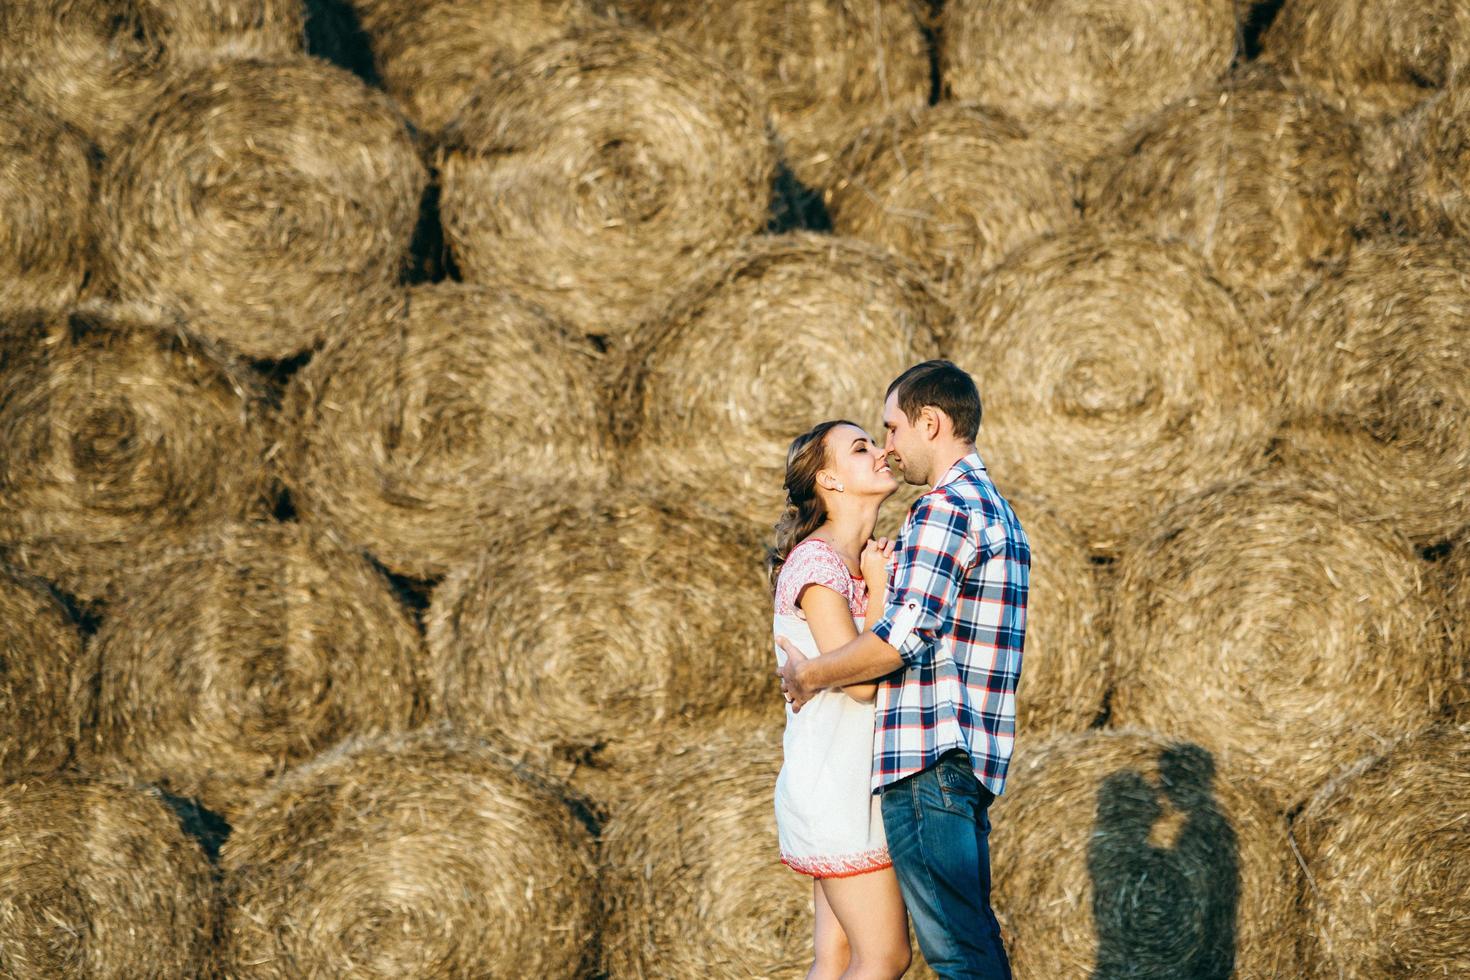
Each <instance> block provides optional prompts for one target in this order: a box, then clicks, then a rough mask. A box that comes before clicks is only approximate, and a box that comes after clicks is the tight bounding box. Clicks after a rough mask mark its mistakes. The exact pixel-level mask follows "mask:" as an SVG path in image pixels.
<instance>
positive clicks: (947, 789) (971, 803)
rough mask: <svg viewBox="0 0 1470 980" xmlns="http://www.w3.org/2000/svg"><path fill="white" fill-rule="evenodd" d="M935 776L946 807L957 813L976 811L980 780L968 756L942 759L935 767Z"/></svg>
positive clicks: (978, 800)
mask: <svg viewBox="0 0 1470 980" xmlns="http://www.w3.org/2000/svg"><path fill="white" fill-rule="evenodd" d="M935 777H936V780H937V782H938V783H939V795H940V797H942V798H943V800H944V806H945V809H947V810H954V811H955V812H957V813H973V812H974V810H975V807H976V806H977V805H978V804H979V802H980V781H979V780H978V779H976V778H975V770H973V769H971V768H970V761H969V758H968V757H967V756H963V755H960V756H954V757H950V758H945V759H942V760H941V761H940V762H939V764H938V765H937V766H936V767H935Z"/></svg>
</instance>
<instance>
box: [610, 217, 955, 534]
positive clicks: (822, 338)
mask: <svg viewBox="0 0 1470 980" xmlns="http://www.w3.org/2000/svg"><path fill="white" fill-rule="evenodd" d="M948 318H949V311H948V307H947V306H945V304H944V303H943V302H942V300H940V299H939V298H938V296H937V294H936V293H935V292H934V291H933V289H932V288H931V287H930V286H929V285H927V283H926V282H925V281H924V279H923V278H922V276H921V275H920V274H919V272H918V270H917V269H914V268H913V267H911V266H909V265H908V264H906V263H903V262H902V261H900V260H898V259H894V258H891V257H889V256H887V255H884V254H883V253H882V252H881V251H880V250H878V249H876V248H874V247H872V246H870V245H867V244H865V243H860V242H853V241H849V240H845V239H840V238H836V239H834V238H832V237H831V236H828V235H813V234H805V233H798V234H792V235H783V236H780V237H768V238H761V239H757V240H755V241H752V242H750V243H749V244H747V245H746V246H744V247H742V248H740V249H738V250H735V251H733V252H732V253H730V254H728V255H727V256H726V257H725V260H724V261H723V262H721V263H719V264H718V265H716V266H713V267H712V268H711V270H710V271H709V272H708V274H706V275H705V276H704V277H703V278H702V279H701V280H700V281H699V282H697V283H694V284H693V285H691V286H690V287H689V288H688V289H686V290H685V292H684V294H683V295H682V296H681V297H680V298H679V299H678V300H677V301H676V302H675V303H674V305H673V306H672V308H671V309H670V310H669V312H668V313H667V314H666V315H665V316H664V317H663V318H662V319H661V320H659V321H652V322H650V323H648V324H646V325H645V326H644V328H643V331H642V333H641V334H640V335H639V336H638V337H637V338H636V339H635V343H634V345H633V350H632V352H631V354H630V356H629V358H628V361H627V367H626V369H625V374H624V378H623V380H622V381H621V382H620V384H619V390H620V392H621V393H622V397H621V399H620V401H619V404H618V408H617V412H618V416H619V420H620V425H622V426H623V427H624V428H625V429H627V430H628V431H627V433H626V436H627V438H628V440H629V442H630V446H629V449H628V452H627V458H626V464H627V466H628V467H629V468H630V470H631V472H633V473H636V475H637V476H636V478H637V479H638V480H640V481H649V482H652V483H655V484H658V485H660V486H663V487H666V488H668V489H669V490H670V492H672V493H677V494H680V495H682V496H688V495H690V494H691V493H693V494H696V495H698V496H700V497H702V498H704V499H705V500H707V501H709V502H712V503H717V504H718V505H719V506H721V507H723V508H725V509H728V510H730V511H732V512H734V513H736V514H738V515H740V516H741V517H744V518H746V519H748V520H750V521H753V522H756V523H758V524H760V525H761V526H762V527H764V528H769V527H770V525H771V524H772V522H774V521H775V519H776V518H777V517H778V516H779V515H780V512H781V506H782V502H783V500H784V499H785V495H784V492H783V491H782V489H781V483H782V480H783V479H784V478H785V469H786V449H787V447H788V446H790V444H791V440H792V438H794V437H795V436H796V435H797V434H798V433H801V432H805V431H806V430H807V429H809V428H810V427H811V426H813V425H815V424H816V423H817V422H820V421H821V420H822V419H828V418H851V419H854V420H857V421H862V420H864V419H868V420H871V422H870V424H871V425H872V426H873V430H872V431H874V432H877V431H878V421H879V415H880V413H881V411H882V408H883V392H884V389H885V388H886V386H887V384H888V382H889V381H890V380H891V379H893V378H896V377H897V376H898V375H899V374H900V373H901V372H902V371H903V370H904V369H906V368H908V367H910V366H911V365H913V364H915V363H917V362H919V361H923V360H925V359H927V358H930V357H933V356H935V353H936V351H937V347H938V338H939V337H940V336H941V335H942V332H943V331H944V329H945V328H946V327H947V326H948ZM892 508H893V503H892V502H890V506H889V509H890V510H892ZM899 510H900V511H901V510H902V508H899Z"/></svg>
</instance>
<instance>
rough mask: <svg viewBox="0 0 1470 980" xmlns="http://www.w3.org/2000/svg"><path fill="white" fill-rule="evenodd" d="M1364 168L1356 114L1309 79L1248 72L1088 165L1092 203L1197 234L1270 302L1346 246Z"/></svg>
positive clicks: (1100, 217) (1160, 232) (1153, 227)
mask: <svg viewBox="0 0 1470 980" xmlns="http://www.w3.org/2000/svg"><path fill="white" fill-rule="evenodd" d="M1362 172H1363V158H1362V142H1361V137H1360V135H1359V133H1358V131H1357V130H1356V129H1355V128H1354V127H1353V125H1352V123H1351V122H1350V121H1349V120H1348V118H1347V117H1346V116H1344V115H1343V114H1342V113H1340V112H1339V111H1337V110H1336V109H1333V108H1332V107H1331V106H1329V105H1328V104H1327V103H1326V102H1323V101H1322V100H1321V99H1320V98H1319V97H1318V96H1317V95H1316V94H1314V93H1313V92H1312V91H1310V90H1309V89H1306V88H1303V87H1302V86H1300V85H1297V84H1294V83H1290V82H1285V81H1282V80H1280V79H1278V78H1276V77H1275V76H1273V75H1272V74H1271V73H1269V72H1264V71H1257V72H1248V73H1244V74H1242V75H1241V76H1239V77H1236V78H1233V79H1231V80H1230V81H1228V82H1226V83H1225V84H1224V85H1222V86H1221V87H1218V88H1213V89H1205V90H1203V91H1201V92H1199V93H1197V94H1194V95H1191V96H1189V97H1187V98H1184V99H1181V100H1179V101H1178V102H1175V103H1173V104H1172V105H1170V106H1168V107H1167V108H1165V109H1162V110H1160V111H1159V112H1158V113H1156V114H1155V115H1153V116H1150V117H1148V118H1147V119H1144V120H1142V121H1140V122H1139V123H1138V124H1137V125H1135V126H1134V127H1133V128H1132V129H1131V130H1130V131H1129V132H1128V133H1127V134H1126V135H1125V136H1123V137H1122V138H1121V139H1120V140H1119V141H1118V142H1117V143H1115V144H1114V145H1113V146H1111V147H1110V148H1109V149H1108V151H1107V152H1106V153H1104V154H1102V155H1101V156H1100V157H1099V158H1098V159H1097V160H1095V161H1093V163H1092V164H1091V165H1090V166H1089V168H1088V173H1087V175H1086V177H1085V188H1084V195H1085V203H1084V208H1085V210H1086V213H1087V215H1088V217H1089V218H1090V219H1092V220H1095V221H1098V222H1101V223H1104V224H1114V225H1121V226H1123V227H1126V228H1129V229H1133V230H1137V231H1142V232H1145V233H1147V234H1150V235H1153V236H1155V237H1159V238H1179V239H1182V240H1183V241H1186V242H1188V243H1189V244H1190V245H1191V246H1193V247H1194V248H1195V249H1196V250H1198V251H1199V253H1200V254H1201V255H1203V256H1204V258H1205V259H1206V261H1208V262H1209V263H1210V268H1211V270H1212V271H1213V272H1214V274H1215V275H1216V276H1218V277H1219V278H1220V280H1221V281H1222V282H1224V283H1225V284H1226V285H1227V286H1229V287H1230V288H1231V289H1232V290H1234V291H1235V292H1236V293H1237V295H1239V296H1240V297H1241V298H1242V299H1247V300H1255V301H1257V302H1259V303H1261V304H1262V305H1263V306H1264V307H1265V308H1266V309H1269V307H1270V306H1271V301H1272V300H1274V299H1276V298H1278V297H1280V296H1282V295H1286V296H1288V297H1289V296H1290V295H1291V294H1292V291H1293V290H1295V289H1299V288H1300V283H1301V281H1302V279H1303V278H1304V277H1309V276H1311V275H1313V274H1315V273H1320V272H1321V271H1322V270H1323V269H1324V267H1326V266H1329V265H1330V264H1331V263H1332V262H1334V261H1335V260H1338V259H1340V258H1342V256H1343V255H1345V254H1346V253H1347V251H1348V248H1349V246H1350V245H1351V243H1352V240H1353V227H1354V225H1355V223H1356V222H1358V221H1359V220H1360V218H1361V213H1360V212H1361V207H1362V200H1363V192H1362ZM1268 316H1269V314H1266V317H1268ZM1263 318H1265V317H1263Z"/></svg>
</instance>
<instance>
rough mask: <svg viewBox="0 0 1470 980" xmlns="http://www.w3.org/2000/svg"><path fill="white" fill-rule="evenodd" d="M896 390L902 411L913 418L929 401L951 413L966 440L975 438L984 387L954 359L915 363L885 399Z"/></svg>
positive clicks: (898, 379)
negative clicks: (977, 383)
mask: <svg viewBox="0 0 1470 980" xmlns="http://www.w3.org/2000/svg"><path fill="white" fill-rule="evenodd" d="M895 391H896V392H898V408H899V411H901V412H903V414H904V417H905V418H907V419H908V420H909V421H910V422H912V421H914V419H916V418H918V417H919V413H920V412H922V411H923V410H924V406H926V405H929V406H932V407H934V408H937V409H939V410H940V411H941V412H943V413H944V414H945V415H947V416H949V421H950V424H951V425H953V426H954V434H955V435H957V436H959V437H960V438H961V439H964V440H965V441H966V442H974V441H975V436H976V434H977V433H979V431H980V389H978V388H976V387H975V379H974V378H972V377H970V376H969V375H968V374H966V373H965V372H964V371H962V370H960V368H958V367H956V366H955V365H954V364H953V363H952V362H950V361H925V362H924V363H923V364H915V365H914V366H913V367H911V368H909V369H908V370H907V371H905V372H904V373H903V374H900V375H899V376H898V377H896V378H894V379H893V383H892V384H891V385H889V386H888V394H886V395H884V396H883V398H884V400H885V401H886V400H887V399H888V395H892V394H893V393H894V392H895Z"/></svg>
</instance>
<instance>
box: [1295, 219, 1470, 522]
mask: <svg viewBox="0 0 1470 980" xmlns="http://www.w3.org/2000/svg"><path fill="white" fill-rule="evenodd" d="M1466 269H1470V246H1467V245H1466V243H1464V242H1462V241H1435V240H1405V241H1394V240H1389V241H1378V242H1372V243H1367V244H1364V245H1363V246H1361V247H1359V248H1358V249H1356V250H1355V251H1354V253H1353V254H1352V256H1350V257H1349V259H1348V261H1347V263H1346V264H1345V265H1344V267H1343V268H1342V270H1341V271H1340V272H1339V273H1338V274H1337V275H1336V276H1334V277H1333V278H1331V279H1328V280H1326V281H1325V282H1323V283H1322V284H1321V285H1319V286H1317V287H1316V288H1314V289H1313V290H1312V291H1311V292H1309V293H1308V294H1307V295H1306V296H1305V297H1304V298H1303V299H1302V300H1301V301H1300V302H1299V303H1298V304H1297V305H1296V308H1295V309H1294V310H1293V311H1292V313H1291V315H1290V316H1289V317H1287V318H1286V320H1285V325H1284V328H1283V329H1282V330H1281V332H1280V334H1279V336H1278V337H1277V338H1276V340H1275V347H1276V349H1277V360H1278V362H1279V363H1280V364H1281V365H1282V368H1283V373H1284V378H1285V384H1284V385H1283V386H1282V391H1283V393H1284V395H1285V412H1284V414H1285V417H1286V420H1287V422H1288V425H1289V428H1288V429H1287V430H1286V432H1284V433H1283V435H1282V437H1281V439H1280V444H1279V446H1278V449H1277V454H1278V455H1279V456H1280V457H1281V458H1282V459H1283V461H1284V464H1285V467H1286V468H1287V469H1288V470H1289V471H1294V472H1306V473H1310V474H1312V475H1313V476H1314V477H1315V478H1316V479H1318V480H1319V481H1323V482H1326V483H1328V484H1330V485H1332V486H1334V487H1336V488H1337V489H1338V490H1339V492H1340V493H1341V495H1342V496H1343V497H1344V498H1349V499H1352V500H1354V501H1355V502H1356V503H1357V504H1358V505H1359V506H1361V507H1362V508H1363V509H1365V510H1367V511H1368V512H1370V513H1372V514H1373V515H1375V516H1378V517H1381V518H1383V519H1385V520H1387V521H1390V522H1391V523H1392V524H1393V525H1395V526H1396V527H1398V528H1399V529H1400V530H1401V531H1403V532H1404V533H1405V534H1407V535H1409V536H1410V537H1411V538H1412V539H1413V540H1415V541H1416V542H1419V543H1421V544H1426V545H1429V544H1434V543H1436V542H1438V541H1441V540H1444V539H1446V538H1449V537H1451V536H1453V535H1455V534H1456V533H1457V532H1458V531H1460V530H1461V529H1462V528H1465V527H1467V526H1470V441H1467V440H1466V439H1465V426H1464V419H1465V417H1466V414H1467V413H1470V281H1467V279H1466V272H1465V271H1466Z"/></svg>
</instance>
